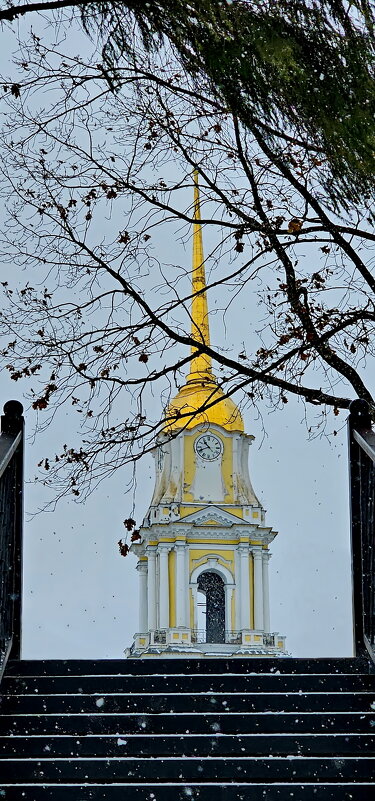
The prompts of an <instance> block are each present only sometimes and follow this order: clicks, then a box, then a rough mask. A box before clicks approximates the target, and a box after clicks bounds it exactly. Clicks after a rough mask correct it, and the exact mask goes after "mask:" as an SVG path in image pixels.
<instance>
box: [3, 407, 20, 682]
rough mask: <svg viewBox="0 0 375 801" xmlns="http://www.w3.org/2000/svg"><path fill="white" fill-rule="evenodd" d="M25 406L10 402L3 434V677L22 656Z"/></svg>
mask: <svg viewBox="0 0 375 801" xmlns="http://www.w3.org/2000/svg"><path fill="white" fill-rule="evenodd" d="M22 414H23V408H22V405H21V403H19V402H18V401H8V402H7V403H6V404H5V406H4V414H3V415H2V417H1V434H0V679H1V676H2V674H3V672H4V668H5V665H6V662H7V660H8V658H9V656H12V658H13V659H19V658H20V650H21V598H22V501H23V429H24V420H23V416H22Z"/></svg>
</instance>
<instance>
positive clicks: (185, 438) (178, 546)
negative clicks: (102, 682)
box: [127, 426, 286, 658]
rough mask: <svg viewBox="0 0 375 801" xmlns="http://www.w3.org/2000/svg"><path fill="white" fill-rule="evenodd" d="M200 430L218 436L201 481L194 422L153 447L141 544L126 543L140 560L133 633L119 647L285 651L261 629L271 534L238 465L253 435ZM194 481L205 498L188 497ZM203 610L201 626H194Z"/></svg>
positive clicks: (138, 652) (196, 652)
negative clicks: (151, 477) (136, 627)
mask: <svg viewBox="0 0 375 801" xmlns="http://www.w3.org/2000/svg"><path fill="white" fill-rule="evenodd" d="M204 430H205V431H207V430H209V431H212V432H213V436H219V435H220V436H221V438H222V441H223V446H222V449H220V452H219V453H218V457H217V464H216V465H215V470H214V469H213V466H212V465H210V463H209V462H208V461H207V467H206V468H205V473H204V476H205V479H204V481H203V480H201V479H202V475H203V472H202V470H203V468H202V466H201V465H200V464H199V459H200V457H199V455H197V454H196V452H195V449H194V442H195V439H196V438H198V437H202V427H200V426H197V427H196V428H195V429H192V430H189V431H183V432H181V434H179V435H178V436H177V437H176V438H175V439H174V440H171V441H166V440H165V439H164V438H163V443H162V451H163V452H162V456H161V455H160V453H161V452H160V447H161V446H160V445H158V448H157V450H156V454H155V455H156V487H155V492H154V495H153V500H152V504H151V506H150V508H149V510H148V512H147V514H146V516H145V519H144V521H143V525H142V527H141V529H140V534H141V540H140V541H137V542H134V543H133V544H132V546H131V551H132V552H134V553H135V554H136V555H137V556H138V558H139V562H138V573H139V631H138V632H137V634H136V635H135V638H134V644H133V646H132V648H131V649H129V651H128V652H127V653H128V656H130V657H133V658H134V657H136V658H139V657H143V656H147V655H157V654H160V655H164V656H168V655H170V656H178V655H180V656H187V655H189V654H190V656H192V657H193V656H195V657H198V656H202V655H203V656H210V655H216V656H217V655H218V654H219V655H220V654H222V655H226V656H236V655H237V656H244V655H248V656H252V655H265V656H267V655H278V654H279V655H283V654H285V653H286V652H285V638H284V637H282V636H280V635H279V634H277V633H274V632H271V631H270V606H269V558H270V553H269V545H270V543H271V542H272V540H273V539H274V537H275V535H276V532H274V531H273V530H272V529H271V528H270V527H269V526H267V525H266V521H265V512H264V509H263V507H262V506H261V504H260V503H259V501H258V499H257V497H256V496H255V493H254V490H253V488H252V485H251V482H250V477H249V473H248V468H247V466H246V468H245V466H244V462H243V455H244V453H246V454H247V452H248V445H249V443H250V442H251V440H252V438H251V437H248V436H247V435H246V434H243V433H229V434H228V432H226V431H223V430H220V428H219V426H210V428H209V429H208V428H207V427H205V429H204ZM228 441H229V443H230V444H229V445H228ZM187 442H188V445H189V444H190V446H191V447H190V449H189V447H188V446H187ZM244 443H245V446H244ZM217 450H218V451H219V449H217ZM228 452H229V454H230V457H231V460H232V461H231V462H230V463H229V467H228ZM225 465H226V467H225ZM234 465H236V466H237V467H238V472H237V473H236V472H235V470H234ZM210 468H211V475H212V476H213V477H214V478H215V481H214V482H213V484H212V487H213V489H212V491H211V492H210V493H209V492H208V489H207V487H208V483H207V482H209V475H210ZM218 471H220V482H219V481H218V480H217V474H218ZM240 471H242V473H241V472H240ZM186 472H188V474H189V475H188V476H187V475H186V474H185V473H186ZM191 476H193V480H192V481H191V480H188V478H189V479H190V478H191ZM229 484H230V487H229V489H230V492H231V493H232V494H231V496H230V500H226V499H227V498H228V495H229V492H228V486H229ZM199 485H200V486H201V487H203V488H204V492H205V494H206V495H209V498H207V497H206V498H199V499H197V498H196V495H197V493H198V489H197V488H198V487H199ZM219 496H220V497H219ZM156 500H157V503H155V501H156ZM215 593H216V595H215V598H216V601H215V603H216V607H215V603H214V602H213V594H215ZM202 609H203V610H205V612H206V626H205V628H202V624H198V622H199V620H202V614H203V612H201V613H200V612H199V610H202ZM199 625H200V628H199Z"/></svg>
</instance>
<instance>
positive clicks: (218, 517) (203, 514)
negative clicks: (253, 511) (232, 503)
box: [183, 506, 248, 526]
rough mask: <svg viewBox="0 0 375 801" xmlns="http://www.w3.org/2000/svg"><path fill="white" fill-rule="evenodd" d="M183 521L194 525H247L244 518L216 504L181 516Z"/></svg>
mask: <svg viewBox="0 0 375 801" xmlns="http://www.w3.org/2000/svg"><path fill="white" fill-rule="evenodd" d="M183 522H184V523H190V524H193V525H194V526H238V525H241V524H243V525H248V523H247V522H245V520H243V519H242V518H241V517H237V515H232V514H230V512H226V511H225V510H224V509H220V508H219V507H218V506H206V507H205V508H203V509H200V510H199V512H193V513H192V514H191V515H187V516H186V517H184V518H183Z"/></svg>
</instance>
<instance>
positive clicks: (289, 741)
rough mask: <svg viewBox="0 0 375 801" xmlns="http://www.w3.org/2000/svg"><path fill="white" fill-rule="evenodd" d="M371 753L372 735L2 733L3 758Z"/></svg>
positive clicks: (373, 751) (0, 752)
mask: <svg viewBox="0 0 375 801" xmlns="http://www.w3.org/2000/svg"><path fill="white" fill-rule="evenodd" d="M333 747H334V749H335V752H337V753H340V754H342V755H346V756H359V755H364V754H365V755H366V756H368V757H370V756H375V730H374V734H372V735H368V734H331V732H329V733H327V734H313V733H312V732H307V733H305V734H299V735H298V736H297V735H290V734H269V733H267V734H201V735H199V734H184V735H180V736H178V735H177V736H176V735H175V734H168V735H166V734H157V735H155V734H154V735H153V736H152V737H150V736H147V735H144V734H128V735H126V736H119V735H118V734H112V735H106V736H103V735H94V734H88V735H84V736H83V737H77V736H74V735H71V736H66V735H58V734H55V735H49V736H44V735H31V736H27V737H24V736H12V737H0V755H1V756H2V757H12V758H14V757H19V758H21V757H29V758H31V757H43V756H44V757H46V756H50V757H53V756H61V757H71V758H73V757H83V756H87V757H94V756H101V757H102V756H124V755H127V756H132V757H135V756H143V757H147V756H149V757H153V758H155V757H158V756H183V755H184V756H197V755H198V756H230V755H231V756H251V755H254V756H290V755H294V756H321V755H324V756H326V755H327V753H329V752H330V751H332V748H333Z"/></svg>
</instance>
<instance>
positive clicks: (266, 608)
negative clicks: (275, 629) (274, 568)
mask: <svg viewBox="0 0 375 801" xmlns="http://www.w3.org/2000/svg"><path fill="white" fill-rule="evenodd" d="M270 557H271V554H270V553H268V551H263V618H264V631H266V632H270V631H271V623H270V589H269V578H268V562H269V560H270Z"/></svg>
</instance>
